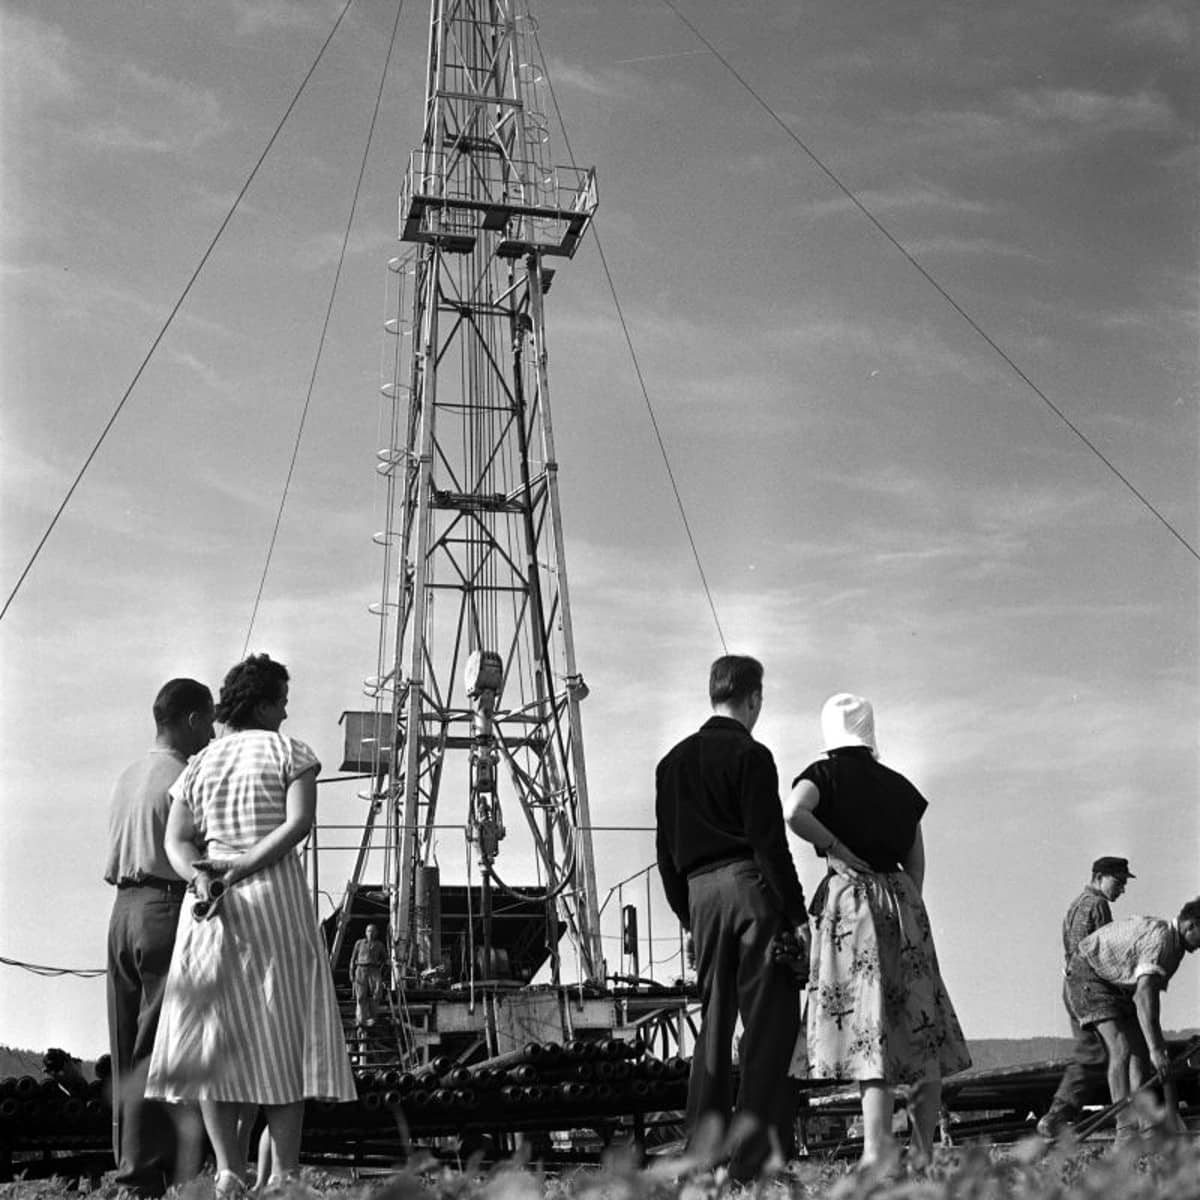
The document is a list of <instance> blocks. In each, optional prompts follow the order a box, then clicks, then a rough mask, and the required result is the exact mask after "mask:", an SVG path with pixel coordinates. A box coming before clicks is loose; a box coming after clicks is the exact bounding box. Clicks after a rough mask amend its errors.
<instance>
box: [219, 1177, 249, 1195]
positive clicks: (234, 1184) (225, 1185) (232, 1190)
mask: <svg viewBox="0 0 1200 1200" xmlns="http://www.w3.org/2000/svg"><path fill="white" fill-rule="evenodd" d="M248 1194H249V1191H248V1189H247V1187H246V1181H245V1180H244V1179H243V1178H242V1177H241V1176H240V1175H239V1174H238V1173H237V1172H236V1171H218V1172H217V1177H216V1179H215V1180H213V1195H214V1196H215V1197H216V1200H242V1197H244V1196H246V1195H248Z"/></svg>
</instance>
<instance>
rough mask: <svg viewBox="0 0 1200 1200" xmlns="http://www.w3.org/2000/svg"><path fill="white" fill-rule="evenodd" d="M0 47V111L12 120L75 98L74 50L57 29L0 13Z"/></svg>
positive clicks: (18, 15)
mask: <svg viewBox="0 0 1200 1200" xmlns="http://www.w3.org/2000/svg"><path fill="white" fill-rule="evenodd" d="M0 45H2V46H3V52H2V53H3V64H4V78H3V84H2V85H0V88H2V94H3V97H4V103H3V106H2V107H3V109H4V110H5V111H6V113H8V114H11V116H12V117H13V118H14V119H17V118H19V117H21V116H22V115H27V114H28V112H29V111H30V110H32V109H34V108H38V107H41V106H42V105H45V104H52V103H55V102H59V101H63V100H69V99H72V98H73V97H74V96H76V95H77V94H78V91H79V87H80V83H79V77H78V69H77V65H76V62H75V58H76V55H75V49H74V47H73V45H72V43H71V41H70V39H69V38H68V37H67V35H66V34H65V33H64V32H63V31H62V29H61V28H59V27H58V26H57V25H54V24H52V23H50V22H48V21H43V20H40V19H39V18H38V17H34V16H30V15H29V14H28V13H21V12H16V11H14V10H13V9H11V8H7V9H5V10H4V11H3V12H0Z"/></svg>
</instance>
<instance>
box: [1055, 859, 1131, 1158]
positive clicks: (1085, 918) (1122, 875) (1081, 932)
mask: <svg viewBox="0 0 1200 1200" xmlns="http://www.w3.org/2000/svg"><path fill="white" fill-rule="evenodd" d="M1134 878H1136V877H1135V876H1134V873H1133V872H1132V871H1131V870H1130V869H1129V860H1128V859H1127V858H1118V857H1117V856H1116V855H1112V854H1104V855H1101V856H1100V857H1099V858H1098V859H1096V861H1095V862H1094V863H1092V879H1091V882H1090V883H1089V884H1088V885H1087V887H1085V888H1084V889H1083V891H1082V892H1080V894H1079V895H1078V896H1077V897H1076V898H1075V900H1074V901H1073V902H1072V904H1071V907H1070V908H1068V909H1067V915H1066V917H1065V918H1064V919H1063V925H1062V943H1063V960H1064V964H1065V963H1068V962H1070V961H1071V955H1072V954H1074V953H1075V950H1076V949H1077V947H1078V946H1079V943H1080V942H1081V941H1083V939H1084V938H1085V937H1087V935H1088V934H1089V933H1093V932H1095V930H1097V929H1099V928H1100V927H1101V926H1103V925H1108V924H1109V923H1110V922H1111V921H1112V919H1113V916H1112V907H1111V905H1112V904H1113V902H1114V901H1116V900H1118V899H1120V897H1121V896H1122V895H1123V894H1124V892H1125V885H1126V883H1127V882H1128V881H1129V880H1130V879H1134ZM1064 970H1065V966H1064ZM1063 1006H1064V1007H1065V1008H1066V1010H1067V1018H1068V1019H1069V1020H1070V1022H1071V1034H1072V1036H1073V1037H1074V1039H1075V1045H1074V1046H1073V1047H1072V1051H1071V1063H1070V1065H1069V1066H1068V1067H1067V1069H1066V1070H1065V1071H1064V1072H1063V1077H1062V1080H1061V1081H1060V1082H1059V1085H1058V1090H1057V1091H1056V1092H1055V1093H1054V1099H1053V1100H1052V1101H1051V1102H1050V1108H1049V1110H1048V1111H1047V1113H1046V1115H1045V1116H1044V1117H1042V1119H1041V1120H1040V1121H1038V1124H1037V1128H1038V1133H1040V1134H1041V1135H1042V1136H1043V1137H1045V1138H1055V1137H1058V1135H1059V1134H1061V1133H1062V1132H1063V1131H1064V1130H1065V1129H1066V1128H1068V1127H1069V1126H1071V1125H1073V1124H1074V1123H1075V1122H1076V1121H1077V1120H1078V1119H1079V1115H1080V1113H1081V1112H1082V1111H1083V1103H1084V1098H1085V1096H1086V1094H1087V1091H1088V1073H1089V1070H1090V1071H1091V1072H1092V1073H1093V1074H1094V1073H1095V1072H1097V1071H1099V1072H1103V1071H1104V1070H1105V1064H1106V1063H1107V1061H1108V1058H1107V1055H1106V1054H1105V1051H1104V1042H1103V1040H1102V1039H1101V1037H1100V1035H1099V1034H1098V1033H1097V1032H1096V1030H1095V1029H1094V1028H1089V1029H1084V1028H1082V1027H1081V1026H1080V1024H1079V1020H1078V1018H1077V1017H1076V1016H1075V1013H1074V1012H1073V1011H1072V1009H1071V1005H1070V1003H1069V1002H1068V1000H1067V993H1066V983H1065V980H1064V984H1063Z"/></svg>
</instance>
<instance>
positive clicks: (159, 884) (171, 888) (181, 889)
mask: <svg viewBox="0 0 1200 1200" xmlns="http://www.w3.org/2000/svg"><path fill="white" fill-rule="evenodd" d="M187 886H188V885H187V884H186V883H184V882H183V880H182V879H160V878H159V877H158V876H157V875H145V876H143V877H142V878H141V879H122V880H121V882H120V883H118V884H117V888H118V889H119V890H121V891H124V890H125V889H126V888H153V889H154V890H155V891H156V892H166V894H167V895H168V896H178V897H179V898H180V899H181V900H182V899H183V897H184V894H185V893H186V892H187Z"/></svg>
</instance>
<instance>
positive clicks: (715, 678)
mask: <svg viewBox="0 0 1200 1200" xmlns="http://www.w3.org/2000/svg"><path fill="white" fill-rule="evenodd" d="M762 685H763V665H762V663H760V662H759V661H758V659H757V658H751V657H750V656H749V655H748V654H723V655H722V656H721V657H720V658H718V659H717V661H716V662H715V663H713V665H712V667H711V668H710V670H709V672H708V698H709V700H711V701H712V703H713V704H740V703H742V701H744V700H748V699H749V698H750V697H751V696H753V695H754V693H755V692H761V691H762Z"/></svg>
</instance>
